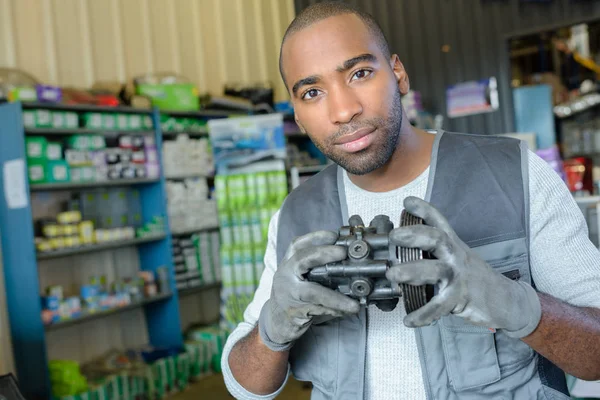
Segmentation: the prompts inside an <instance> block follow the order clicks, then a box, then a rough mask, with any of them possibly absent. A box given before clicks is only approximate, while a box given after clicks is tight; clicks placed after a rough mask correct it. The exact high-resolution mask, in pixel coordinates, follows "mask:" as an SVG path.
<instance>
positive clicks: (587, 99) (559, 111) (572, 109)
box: [553, 93, 600, 119]
mask: <svg viewBox="0 0 600 400" xmlns="http://www.w3.org/2000/svg"><path fill="white" fill-rule="evenodd" d="M598 105H600V94H598V93H591V94H586V95H583V96H580V97H578V98H576V99H573V100H571V101H569V102H567V103H563V104H558V105H556V106H555V107H554V110H553V111H554V115H555V116H556V117H557V118H559V119H564V118H569V117H572V116H574V115H577V114H580V113H582V112H584V111H587V110H590V109H592V108H594V107H597V106H598Z"/></svg>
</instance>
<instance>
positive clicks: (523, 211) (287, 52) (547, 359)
mask: <svg viewBox="0 0 600 400" xmlns="http://www.w3.org/2000/svg"><path fill="white" fill-rule="evenodd" d="M280 69H281V74H282V77H283V79H284V82H285V84H286V86H287V88H288V90H289V92H290V95H291V98H292V102H293V105H294V111H295V117H296V121H297V123H298V126H299V127H300V129H302V131H303V132H305V133H306V134H308V135H309V136H310V138H311V140H312V141H313V142H314V143H315V144H316V145H317V146H318V147H319V148H320V149H321V150H322V152H323V153H324V154H325V155H327V156H328V157H329V158H330V159H332V160H333V161H335V163H336V164H337V166H333V167H329V168H327V169H326V170H325V171H323V172H321V173H320V174H318V175H317V176H315V177H313V178H311V179H310V180H309V181H308V182H306V183H304V184H303V185H301V186H300V187H299V188H297V189H296V190H294V191H293V192H292V193H291V194H290V195H289V196H288V198H287V199H286V201H285V203H284V205H283V206H282V208H281V209H280V210H279V212H278V213H277V214H275V216H274V217H273V219H272V220H271V224H270V227H269V242H268V247H267V253H266V256H265V265H266V268H265V271H264V273H263V276H262V278H261V281H260V286H259V288H258V290H257V292H256V294H255V297H254V300H253V302H252V304H251V305H250V306H249V307H248V309H247V310H246V312H245V315H244V318H245V321H244V322H243V323H241V324H240V325H239V326H238V327H237V329H236V330H235V331H234V332H233V333H232V334H231V336H230V338H229V340H228V341H227V344H226V346H225V351H224V354H223V359H222V365H223V371H224V377H225V382H226V384H227V386H228V388H229V390H230V392H231V393H232V394H233V395H234V396H236V397H237V398H240V399H270V398H274V397H275V396H276V395H277V394H278V393H279V392H280V390H281V388H282V387H283V386H284V385H285V382H286V379H287V376H288V372H289V370H290V369H291V372H292V373H293V374H294V376H295V377H296V378H297V379H299V380H305V381H311V382H312V384H313V393H312V397H313V399H386V400H389V399H481V398H494V399H500V398H501V399H532V398H535V399H567V398H568V396H567V394H566V393H567V388H566V385H565V382H564V372H563V371H565V372H568V373H570V374H572V375H575V376H577V377H579V378H582V379H586V380H596V379H600V361H599V360H600V311H599V310H598V307H600V257H599V253H598V250H597V249H596V248H595V247H594V246H593V245H592V243H591V242H590V241H589V239H588V237H587V227H586V225H585V221H584V219H583V217H582V214H581V212H580V211H579V209H578V207H577V205H576V204H575V202H574V200H573V198H572V197H571V195H570V193H569V192H568V190H567V189H566V187H565V185H564V184H563V182H562V181H561V180H560V178H559V177H558V176H557V174H556V173H554V171H552V170H551V169H550V168H549V166H547V165H546V164H545V163H544V162H543V161H542V160H541V159H540V158H538V157H536V156H535V155H534V154H533V153H531V152H528V151H527V150H526V149H525V148H524V145H523V144H522V143H520V142H519V141H517V140H514V139H508V138H497V137H491V136H477V135H463V134H452V133H448V132H437V133H435V134H432V133H428V132H425V131H421V130H418V129H415V128H413V127H412V126H411V125H410V124H409V122H408V121H407V119H406V118H405V115H404V111H403V108H402V105H401V101H400V100H401V95H402V94H406V93H407V92H408V90H409V80H408V76H407V73H406V71H405V70H404V67H403V65H402V63H401V62H400V60H399V58H398V56H396V55H390V52H389V50H388V46H387V43H386V41H385V38H384V36H383V34H382V32H381V30H380V28H379V27H378V26H377V24H376V23H375V22H374V21H373V19H372V18H371V17H370V16H368V15H367V14H364V13H361V12H360V11H357V10H356V9H354V8H352V7H350V6H348V5H344V4H343V3H318V4H316V5H314V6H311V7H310V8H308V9H306V10H304V11H303V12H302V13H300V14H299V15H298V16H297V18H296V19H295V20H294V21H293V22H292V24H291V25H290V27H289V28H288V31H287V32H286V35H285V37H284V40H283V44H282V49H281V58H280ZM338 166H339V167H338ZM424 200H427V201H424ZM403 208H406V209H407V211H409V212H411V213H412V214H414V215H417V216H419V217H422V218H423V219H424V221H425V223H426V226H417V227H397V228H396V229H394V230H393V231H392V233H391V234H390V240H391V241H392V243H394V244H396V245H398V246H404V247H411V248H421V249H423V250H426V251H430V252H432V253H433V255H434V256H435V259H434V260H421V261H418V262H415V263H408V264H406V263H405V264H400V265H395V266H393V267H392V268H391V269H390V270H389V272H388V274H387V278H388V279H390V280H391V281H394V282H398V283H408V284H413V285H421V284H425V283H429V284H435V285H436V287H437V292H436V295H435V296H434V298H433V299H432V300H431V301H430V302H429V303H428V304H427V305H425V306H423V307H422V308H420V309H419V310H417V311H414V312H413V313H411V314H409V315H406V313H405V310H404V307H402V306H401V305H399V306H398V307H396V309H395V310H394V311H392V312H383V311H381V310H379V309H377V308H376V307H374V306H369V307H364V306H359V304H358V303H357V302H356V301H355V300H353V299H351V298H349V297H346V296H343V295H342V294H340V293H338V292H336V291H333V290H331V289H328V288H325V287H323V286H320V285H318V284H315V283H312V282H308V281H306V280H305V279H304V275H305V274H306V273H307V272H308V271H309V270H310V269H311V268H314V267H316V266H319V265H323V264H326V263H330V262H335V261H340V260H342V259H344V258H345V257H346V250H345V248H343V247H341V246H334V243H335V241H336V238H337V233H336V230H337V229H338V228H339V227H340V226H341V225H344V224H347V222H348V215H354V214H357V215H360V216H361V217H362V219H363V221H366V222H368V221H370V220H371V219H372V218H373V217H374V216H375V215H378V214H384V215H388V216H390V218H391V220H392V221H394V222H396V223H397V221H399V217H400V214H401V212H402V210H403ZM396 226H397V225H396ZM400 304H401V303H400ZM559 368H560V369H559Z"/></svg>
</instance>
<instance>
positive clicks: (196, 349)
mask: <svg viewBox="0 0 600 400" xmlns="http://www.w3.org/2000/svg"><path fill="white" fill-rule="evenodd" d="M226 339H227V332H225V331H223V330H221V329H220V328H218V327H216V326H208V327H200V328H193V329H190V331H189V332H188V333H187V335H186V342H185V344H184V346H183V348H178V349H169V348H167V349H164V348H161V349H153V348H150V347H144V348H140V349H131V350H127V351H116V350H113V351H109V352H108V353H106V354H104V355H103V356H102V357H99V358H98V359H96V360H94V361H92V362H90V363H88V364H86V365H83V366H80V365H79V364H78V363H76V362H75V361H68V360H53V361H51V362H50V377H51V383H52V392H53V396H54V398H55V399H57V400H138V399H149V400H159V399H163V398H165V397H167V396H169V395H172V394H174V393H177V392H179V391H181V390H184V389H185V388H186V387H187V386H188V384H189V382H194V381H197V380H199V379H201V378H203V377H205V376H207V375H210V374H212V373H213V372H220V360H221V355H222V352H223V346H224V344H225V341H226Z"/></svg>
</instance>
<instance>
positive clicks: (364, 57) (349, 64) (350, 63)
mask: <svg viewBox="0 0 600 400" xmlns="http://www.w3.org/2000/svg"><path fill="white" fill-rule="evenodd" d="M376 60H377V58H376V57H375V56H374V55H373V54H370V53H365V54H361V55H360V56H356V57H353V58H351V59H349V60H346V61H344V64H342V65H341V66H339V67H337V68H336V69H335V70H336V71H337V72H346V71H348V70H349V69H352V68H354V66H355V65H356V64H359V63H361V62H375V61H376Z"/></svg>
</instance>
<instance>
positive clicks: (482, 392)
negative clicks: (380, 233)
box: [277, 132, 569, 400]
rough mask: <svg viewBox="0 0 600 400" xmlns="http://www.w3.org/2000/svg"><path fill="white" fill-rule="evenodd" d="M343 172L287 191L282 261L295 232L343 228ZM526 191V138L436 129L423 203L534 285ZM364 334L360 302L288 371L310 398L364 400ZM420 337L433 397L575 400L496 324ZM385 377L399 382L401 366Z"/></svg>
mask: <svg viewBox="0 0 600 400" xmlns="http://www.w3.org/2000/svg"><path fill="white" fill-rule="evenodd" d="M342 173H343V170H342V169H341V168H340V167H338V166H335V165H334V166H330V167H327V168H326V169H325V170H323V171H322V172H321V173H319V174H317V175H315V176H314V177H312V178H311V179H309V180H308V181H307V182H305V183H304V184H302V185H301V186H299V187H298V188H296V189H295V190H294V191H292V193H290V195H289V196H288V198H287V199H286V200H285V202H284V204H283V206H282V208H281V211H280V215H279V227H278V236H277V257H278V260H279V261H281V259H282V258H283V255H284V253H285V251H286V249H287V247H288V245H289V244H290V242H291V241H292V240H293V238H295V237H297V236H301V235H304V234H306V233H309V232H312V231H316V230H321V229H326V230H333V231H337V230H338V229H339V228H340V227H341V226H343V225H347V223H348V210H347V205H346V200H345V192H344V186H343V185H344V184H343V175H342ZM528 188H529V185H528V163H527V148H526V146H525V145H524V144H523V143H522V142H520V141H518V140H515V139H510V138H504V137H494V136H478V135H465V134H457V133H449V132H438V133H437V134H436V139H435V143H434V146H433V151H432V157H431V164H430V172H429V183H428V187H427V194H426V197H425V200H426V201H429V202H430V203H431V204H432V205H433V206H435V207H436V208H437V209H438V210H440V211H441V212H442V214H443V215H444V216H445V217H446V218H447V219H448V221H449V222H450V224H451V225H452V227H453V229H454V230H455V231H456V233H457V234H458V236H459V237H460V238H461V239H462V240H463V241H464V242H465V243H466V244H467V245H469V247H471V248H472V249H473V250H474V251H475V252H476V253H477V254H479V255H480V256H481V257H483V258H484V259H485V260H486V261H487V262H488V263H489V264H490V265H491V266H492V267H493V268H494V269H495V270H496V271H498V272H499V273H503V274H505V275H506V276H510V277H512V278H518V279H521V280H522V281H525V282H528V283H530V284H532V285H534V282H532V279H531V272H530V266H529V192H528ZM398 201H399V202H400V201H402V199H398ZM397 223H398V222H397V221H395V225H396V226H397ZM398 306H399V307H401V306H402V302H400V303H399V305H398ZM398 323H399V324H401V323H402V321H400V320H399V321H398ZM367 335H368V332H367V312H366V309H365V308H364V307H363V308H362V309H361V312H360V313H359V315H358V316H353V317H347V318H338V319H333V320H330V321H328V322H326V323H323V324H320V325H312V326H311V328H310V329H309V330H308V331H307V332H306V334H304V335H303V336H302V338H300V340H298V341H297V342H296V344H295V345H294V347H293V348H292V350H291V353H290V364H291V368H292V372H293V374H294V376H295V377H296V378H297V379H299V380H303V381H310V382H312V383H313V392H312V398H313V399H319V400H320V399H363V398H364V384H365V360H366V343H367ZM415 335H416V341H417V345H418V348H419V357H420V361H421V369H422V373H423V380H424V382H425V391H426V393H427V398H428V399H430V400H433V399H436V400H437V399H440V400H441V399H444V400H445V399H449V400H450V399H451V400H455V399H473V400H475V399H477V400H479V399H482V398H490V399H519V400H520V399H557V400H560V399H569V396H568V395H567V394H568V389H567V386H566V382H565V375H564V373H563V372H562V371H561V370H560V369H558V368H557V367H556V366H554V365H553V364H552V363H550V362H549V361H548V360H547V359H545V358H543V357H542V356H541V355H539V354H537V353H536V352H534V351H533V349H531V347H529V346H528V345H527V344H525V343H524V342H523V341H521V340H517V339H512V338H509V337H508V336H506V335H505V334H504V333H503V332H502V331H500V330H498V331H497V332H495V333H494V332H491V331H490V330H489V329H487V328H483V327H477V326H474V325H471V324H469V323H467V322H465V321H464V320H463V319H462V318H459V317H456V316H452V315H451V316H447V317H443V318H442V319H440V321H439V322H437V323H435V324H433V325H432V326H428V327H425V328H419V329H415ZM389 373H390V374H393V375H394V376H397V377H398V379H400V380H401V379H403V377H402V376H403V375H402V371H391V370H390V371H389Z"/></svg>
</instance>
